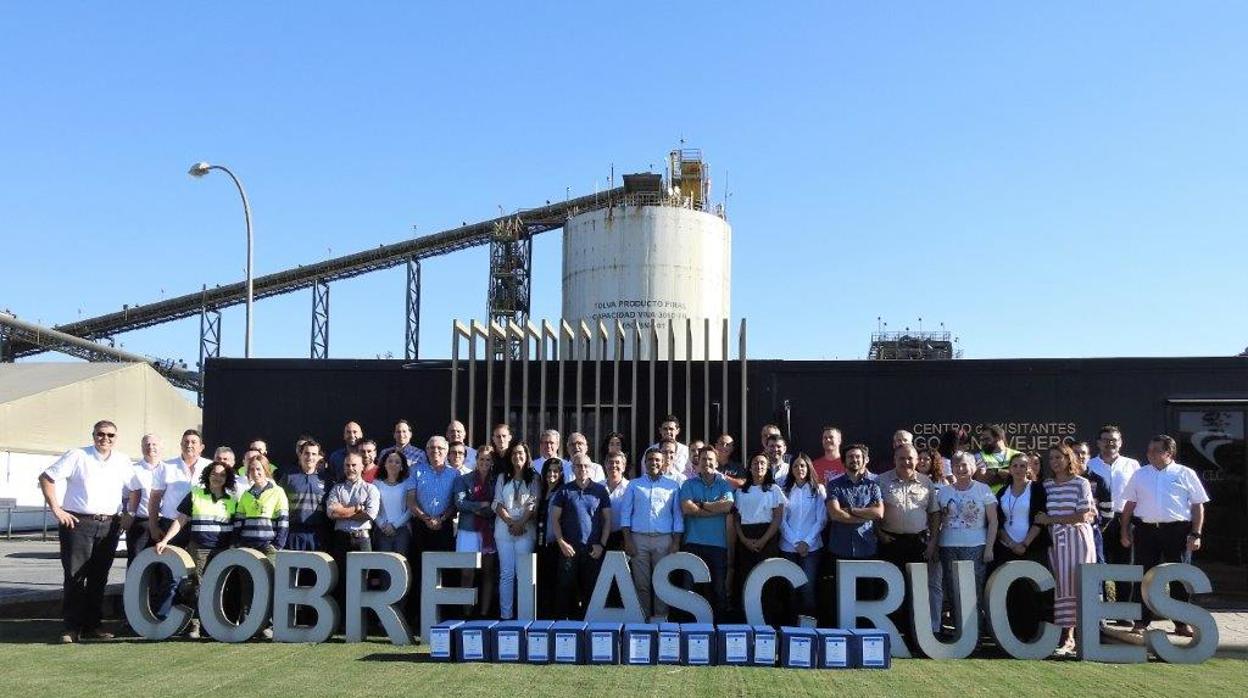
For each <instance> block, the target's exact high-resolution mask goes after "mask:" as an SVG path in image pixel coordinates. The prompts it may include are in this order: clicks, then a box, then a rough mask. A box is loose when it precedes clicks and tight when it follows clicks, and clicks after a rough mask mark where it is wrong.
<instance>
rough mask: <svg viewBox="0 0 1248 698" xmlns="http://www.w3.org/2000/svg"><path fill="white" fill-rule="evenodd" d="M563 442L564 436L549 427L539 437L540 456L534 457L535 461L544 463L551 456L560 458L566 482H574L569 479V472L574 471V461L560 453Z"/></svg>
mask: <svg viewBox="0 0 1248 698" xmlns="http://www.w3.org/2000/svg"><path fill="white" fill-rule="evenodd" d="M562 443H563V437H562V436H560V434H559V432H558V431H556V430H555V429H547V430H546V431H543V432H542V433H541V435H540V436H538V437H537V454H538V457H537V458H534V459H533V462H534V463H542V464H543V465H544V464H545V463H546V461H548V460H550V459H551V458H558V459H559V460H560V461H561V462H562V463H563V477H564V480H563V481H564V482H572V481H571V480H569V479H568V473H571V472H572V461H570V460H568V459H567V458H564V457H563V456H561V455H559V450H560V446H561V444H562Z"/></svg>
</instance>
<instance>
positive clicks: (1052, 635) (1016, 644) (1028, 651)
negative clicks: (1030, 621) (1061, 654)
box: [984, 560, 1062, 659]
mask: <svg viewBox="0 0 1248 698" xmlns="http://www.w3.org/2000/svg"><path fill="white" fill-rule="evenodd" d="M1022 580H1026V581H1027V583H1028V585H1029V586H1031V589H1030V591H1031V592H1032V593H1034V594H1036V595H1037V596H1038V595H1040V594H1043V593H1044V592H1046V591H1049V590H1051V589H1052V588H1053V587H1054V586H1055V585H1056V584H1055V581H1054V579H1053V573H1052V572H1050V571H1049V569H1048V568H1047V567H1045V566H1044V565H1041V564H1040V563H1038V562H1033V561H1032V560H1014V561H1013V562H1007V563H1005V564H1004V565H1001V566H1000V567H998V568H997V571H995V572H993V573H992V576H990V577H988V584H987V585H985V587H984V597H985V598H987V599H988V624H989V627H990V628H991V629H992V636H993V637H995V638H996V639H997V644H998V645H999V646H1000V647H1001V649H1003V650H1005V651H1006V653H1007V654H1009V655H1010V656H1011V657H1013V658H1015V659H1045V658H1046V657H1048V656H1049V655H1051V654H1053V650H1055V649H1057V643H1058V642H1060V641H1061V639H1062V638H1061V630H1059V629H1058V627H1057V626H1056V625H1053V624H1052V623H1050V622H1048V621H1043V620H1042V621H1040V628H1039V630H1040V632H1039V633H1038V634H1037V635H1038V636H1037V637H1036V638H1035V639H1034V640H1032V641H1031V642H1024V641H1022V640H1021V639H1019V638H1018V636H1017V635H1015V634H1014V630H1013V629H1012V628H1010V616H1009V609H1008V608H1007V607H1006V600H1007V599H1008V598H1009V593H1010V587H1011V586H1012V585H1014V584H1016V583H1018V582H1019V581H1022Z"/></svg>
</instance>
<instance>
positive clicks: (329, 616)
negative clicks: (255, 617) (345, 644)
mask: <svg viewBox="0 0 1248 698" xmlns="http://www.w3.org/2000/svg"><path fill="white" fill-rule="evenodd" d="M275 563H276V564H274V566H273V581H274V585H273V587H274V588H273V639H274V640H275V641H277V642H310V643H318V642H325V641H326V640H328V639H329V638H330V637H331V636H332V635H333V634H334V630H335V629H337V627H338V621H339V618H340V613H339V611H338V602H337V601H336V600H335V599H334V598H333V597H331V596H330V594H333V593H334V585H335V584H337V583H338V565H337V564H336V563H335V562H334V558H332V557H330V555H329V553H320V552H308V551H300V550H279V551H278V552H277V558H276V560H275ZM299 570H311V571H312V574H313V575H314V576H315V578H316V581H315V582H314V583H313V584H312V586H307V587H301V586H296V584H295V582H296V581H298V577H299ZM299 606H307V607H308V608H311V609H314V610H315V611H316V625H314V626H312V627H310V628H309V627H304V626H302V625H297V624H296V623H295V609H296V608H298V607H299Z"/></svg>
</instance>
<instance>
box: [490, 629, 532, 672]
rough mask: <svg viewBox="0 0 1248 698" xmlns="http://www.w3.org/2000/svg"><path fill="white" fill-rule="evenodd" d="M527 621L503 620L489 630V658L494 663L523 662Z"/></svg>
mask: <svg viewBox="0 0 1248 698" xmlns="http://www.w3.org/2000/svg"><path fill="white" fill-rule="evenodd" d="M528 628H529V621H527V620H505V621H502V622H500V623H499V624H498V625H495V626H494V627H493V628H491V629H490V656H492V657H494V661H496V662H523V661H524V646H525V644H526V643H525V632H524V631H526V630H528Z"/></svg>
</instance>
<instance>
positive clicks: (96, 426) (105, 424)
mask: <svg viewBox="0 0 1248 698" xmlns="http://www.w3.org/2000/svg"><path fill="white" fill-rule="evenodd" d="M100 427H112V428H114V429H116V428H117V425H116V424H113V423H112V422H110V421H108V420H107V419H101V420H100V421H98V422H96V423H95V424H94V425H92V427H91V433H92V434H94V433H95V432H97V431H99V430H100Z"/></svg>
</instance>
